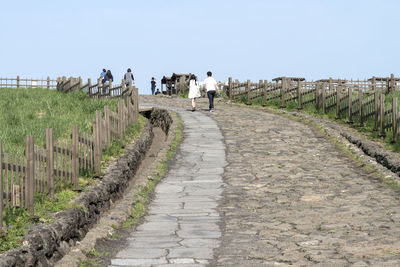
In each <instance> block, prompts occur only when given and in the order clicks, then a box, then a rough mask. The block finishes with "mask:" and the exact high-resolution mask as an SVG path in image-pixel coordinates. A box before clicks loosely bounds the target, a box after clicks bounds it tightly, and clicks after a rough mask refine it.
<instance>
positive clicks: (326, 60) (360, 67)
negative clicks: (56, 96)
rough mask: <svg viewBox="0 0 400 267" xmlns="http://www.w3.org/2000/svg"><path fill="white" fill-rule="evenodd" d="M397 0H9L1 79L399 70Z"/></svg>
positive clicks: (145, 87)
mask: <svg viewBox="0 0 400 267" xmlns="http://www.w3.org/2000/svg"><path fill="white" fill-rule="evenodd" d="M399 10H400V1H395V0H393V1H391V0H381V1H378V0H374V1H373V0H364V1H362V0H355V1H351V0H347V1H342V0H339V1H336V0H335V1H334V0H297V1H296V0H275V1H272V0H264V1H262V0H247V1H244V0H243V1H237V0H236V1H235V0H230V1H228V0H214V1H210V0H147V1H122V0H115V1H103V0H97V1H91V0H89V1H76V0H71V1H61V0H60V1H54V0H53V1H52V0H42V1H40V0H37V1H18V0H15V1H3V2H2V4H1V16H0V26H1V32H0V47H1V49H0V77H16V76H17V75H20V77H28V78H30V77H32V78H41V77H47V76H48V75H49V76H50V77H51V78H56V77H57V76H62V75H65V76H82V78H83V79H87V78H88V77H90V78H92V80H93V79H95V78H97V77H98V76H99V73H100V71H101V69H102V68H106V69H111V71H112V73H113V75H114V79H115V81H118V83H119V81H120V79H121V78H122V76H123V74H124V73H125V71H126V69H127V68H128V67H130V68H132V70H133V73H134V75H135V80H136V85H137V86H138V87H139V92H140V93H142V94H143V93H145V94H148V93H149V92H150V79H151V77H152V76H154V77H156V78H157V80H158V82H159V81H160V79H161V77H162V76H163V75H167V76H169V75H171V73H172V72H176V73H189V72H190V73H195V74H197V75H198V77H199V78H200V79H201V80H202V79H204V78H205V76H206V72H207V71H208V70H211V71H212V72H213V73H214V77H215V78H216V79H217V80H220V81H224V80H227V78H228V77H229V76H232V77H233V78H234V79H239V80H247V79H252V80H256V81H258V80H259V79H268V80H270V79H272V78H274V77H277V76H297V77H305V78H306V79H307V80H312V79H320V78H327V77H329V76H331V77H333V78H336V77H339V78H349V79H350V78H361V79H363V78H369V77H371V76H373V75H375V76H385V77H386V76H388V75H390V73H395V75H396V76H399V75H400V73H399V61H400V55H399V45H400V38H399V36H400V35H399V25H400V23H399V20H400V17H399V15H398V14H399Z"/></svg>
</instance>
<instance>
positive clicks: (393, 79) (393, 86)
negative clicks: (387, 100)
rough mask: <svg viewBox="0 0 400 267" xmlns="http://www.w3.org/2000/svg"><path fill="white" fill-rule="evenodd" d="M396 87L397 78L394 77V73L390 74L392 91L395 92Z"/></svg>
mask: <svg viewBox="0 0 400 267" xmlns="http://www.w3.org/2000/svg"><path fill="white" fill-rule="evenodd" d="M395 88H396V80H395V78H394V74H393V73H392V74H390V92H391V93H392V94H394V91H395Z"/></svg>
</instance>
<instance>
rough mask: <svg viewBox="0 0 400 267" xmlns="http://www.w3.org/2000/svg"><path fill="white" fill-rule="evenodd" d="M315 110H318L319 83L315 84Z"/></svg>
mask: <svg viewBox="0 0 400 267" xmlns="http://www.w3.org/2000/svg"><path fill="white" fill-rule="evenodd" d="M315 109H316V110H319V82H315Z"/></svg>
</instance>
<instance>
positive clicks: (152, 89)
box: [151, 77, 156, 95]
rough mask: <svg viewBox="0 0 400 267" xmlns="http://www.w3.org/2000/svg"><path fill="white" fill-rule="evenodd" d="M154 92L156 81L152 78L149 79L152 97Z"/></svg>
mask: <svg viewBox="0 0 400 267" xmlns="http://www.w3.org/2000/svg"><path fill="white" fill-rule="evenodd" d="M155 90H156V80H155V79H154V77H151V94H152V95H154V91H155Z"/></svg>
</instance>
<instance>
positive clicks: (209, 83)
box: [204, 71, 218, 112]
mask: <svg viewBox="0 0 400 267" xmlns="http://www.w3.org/2000/svg"><path fill="white" fill-rule="evenodd" d="M211 76H212V73H211V71H209V72H207V78H206V79H205V80H204V87H205V88H206V91H207V96H208V100H209V102H210V106H209V109H210V112H213V111H214V97H215V93H216V92H217V90H218V83H217V81H216V80H215V79H214V78H213V77H211Z"/></svg>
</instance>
